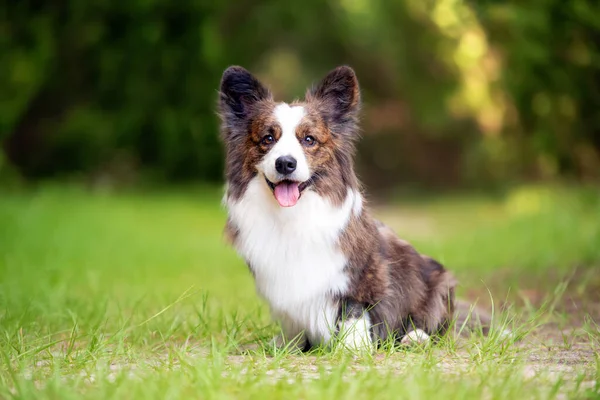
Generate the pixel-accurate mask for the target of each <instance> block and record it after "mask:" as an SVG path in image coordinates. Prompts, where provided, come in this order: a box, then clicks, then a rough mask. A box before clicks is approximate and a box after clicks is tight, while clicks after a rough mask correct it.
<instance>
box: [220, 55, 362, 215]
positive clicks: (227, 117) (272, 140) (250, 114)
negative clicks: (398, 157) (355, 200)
mask: <svg viewBox="0 0 600 400" xmlns="http://www.w3.org/2000/svg"><path fill="white" fill-rule="evenodd" d="M359 103H360V92H359V87H358V80H357V79H356V75H355V73H354V71H353V70H352V69H351V68H350V67H345V66H343V67H338V68H336V69H334V70H333V71H331V72H330V73H329V74H328V75H327V76H326V77H325V78H324V79H323V80H322V81H321V82H320V83H319V84H318V85H317V86H316V87H314V88H313V89H311V90H309V91H308V92H307V94H306V98H305V100H304V101H302V102H294V103H291V104H287V103H277V102H275V101H274V100H273V97H272V95H271V93H270V92H269V90H268V89H267V88H266V87H265V86H264V85H263V84H262V83H260V82H259V81H258V79H256V78H255V77H254V76H253V75H252V74H251V73H250V72H248V71H247V70H245V69H244V68H241V67H229V68H228V69H227V70H225V72H224V73H223V78H222V80H221V88H220V98H219V108H220V115H221V119H222V122H223V123H222V135H223V140H224V141H225V144H226V148H227V155H226V156H227V162H226V165H227V166H226V168H227V180H228V184H229V187H230V192H232V195H233V196H234V197H238V196H240V195H241V194H242V193H243V191H244V189H245V186H246V185H247V184H248V183H249V182H250V180H251V179H252V178H254V177H255V176H257V175H259V176H260V177H261V178H263V179H264V183H265V185H266V187H268V188H269V189H270V190H272V191H273V195H274V197H275V199H276V200H277V202H278V203H279V205H280V206H282V207H291V206H294V205H295V204H296V203H297V202H298V200H299V198H300V196H301V194H302V192H303V191H304V190H317V191H320V192H326V191H327V192H329V193H328V194H329V195H330V196H333V197H336V196H337V197H339V196H341V195H342V194H343V193H345V192H344V190H347V186H348V185H350V184H353V183H354V179H355V178H354V172H353V169H352V154H353V149H354V146H353V139H354V138H355V137H356V136H357V114H358V108H359Z"/></svg>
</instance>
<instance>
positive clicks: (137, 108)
mask: <svg viewBox="0 0 600 400" xmlns="http://www.w3.org/2000/svg"><path fill="white" fill-rule="evenodd" d="M2 7H3V9H2V11H3V12H2V19H1V20H0V29H1V31H2V33H3V34H2V35H0V43H1V46H2V47H1V51H2V62H1V72H2V74H1V75H0V96H1V97H0V99H1V101H0V140H2V142H3V147H4V150H5V152H6V154H7V156H8V157H6V158H7V159H9V160H11V162H12V164H13V165H15V167H16V168H17V169H18V170H19V171H20V172H21V174H23V175H24V176H26V177H30V178H36V177H43V176H52V175H58V174H65V173H67V174H72V173H84V174H94V173H97V172H99V171H106V170H111V168H112V169H115V168H116V170H117V171H122V170H140V171H144V172H145V173H147V174H150V175H152V176H154V177H157V178H160V179H169V180H170V179H182V178H193V179H201V180H218V179H220V177H221V166H222V150H221V146H220V143H219V140H218V134H217V132H218V125H217V124H218V121H217V118H216V114H215V102H216V90H217V87H218V82H219V78H220V74H221V72H222V71H223V69H224V68H225V67H226V66H228V65H230V64H240V65H244V66H246V67H247V68H249V69H252V70H253V71H255V72H257V74H258V75H259V76H260V77H262V78H263V79H264V80H265V81H266V82H268V83H269V84H270V86H271V87H272V89H273V90H274V91H275V93H276V94H278V95H280V97H283V98H286V99H290V98H292V97H299V96H301V95H302V94H303V93H302V92H303V90H304V87H305V86H306V85H308V84H310V83H311V81H313V80H315V79H316V78H318V77H320V76H321V74H323V73H325V72H326V70H328V69H329V68H332V67H334V66H336V65H339V64H343V63H347V64H350V65H352V66H353V67H354V68H355V69H356V70H357V72H358V74H359V77H360V79H361V84H362V87H363V91H364V98H365V110H364V114H365V115H364V116H365V123H364V127H365V130H364V136H365V141H364V144H363V148H362V149H361V150H362V151H361V158H360V161H361V165H362V167H363V169H364V171H365V175H366V176H367V177H371V178H372V179H371V180H372V181H373V182H375V183H377V182H379V183H387V182H391V183H393V182H397V181H398V180H399V179H410V176H412V177H413V179H424V180H437V181H452V182H462V181H465V180H468V179H479V180H482V179H490V178H491V179H504V178H508V177H514V176H526V175H527V176H529V175H531V174H534V175H536V176H556V175H560V174H573V175H577V176H580V177H588V176H596V177H597V176H598V174H600V172H599V171H600V155H599V149H600V114H599V113H598V112H596V110H597V109H598V108H599V106H600V71H599V69H600V49H599V44H600V6H599V5H598V3H597V2H596V1H594V0H572V1H568V2H565V1H560V0H532V1H530V2H527V4H525V3H522V2H518V1H504V2H501V1H480V2H471V3H465V2H463V1H460V0H428V1H422V0H405V1H391V2H390V1H384V0H373V1H367V0H335V1H318V0H306V1H304V2H291V3H290V2H277V1H274V0H269V1H256V0H236V1H221V2H213V1H209V0H182V1H178V2H170V1H166V0H135V1H116V0H93V1H85V2H83V1H79V0H64V1H41V0H38V1H33V0H23V1H15V2H7V3H5V4H4V5H3V6H2ZM399 155H401V156H399ZM0 159H2V158H0ZM407 171H409V172H407ZM415 177H416V178H415ZM377 179H379V181H377Z"/></svg>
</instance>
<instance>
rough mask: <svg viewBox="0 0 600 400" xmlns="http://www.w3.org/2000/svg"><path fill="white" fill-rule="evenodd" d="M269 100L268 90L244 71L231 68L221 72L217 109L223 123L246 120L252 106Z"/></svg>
mask: <svg viewBox="0 0 600 400" xmlns="http://www.w3.org/2000/svg"><path fill="white" fill-rule="evenodd" d="M270 98H271V93H270V92H269V90H268V89H267V88H266V87H265V86H264V85H263V84H262V83H260V82H259V80H258V79H256V78H255V77H254V75H252V74H251V73H250V72H248V71H247V70H246V69H244V68H242V67H238V66H232V67H229V68H227V69H226V70H225V72H223V77H222V78H221V88H220V93H219V108H220V112H221V118H223V119H224V120H225V121H226V120H229V119H230V118H233V119H237V120H243V119H246V118H247V117H248V115H249V112H250V111H251V109H252V107H253V105H254V104H256V103H257V102H259V101H261V100H266V99H270ZM231 122H233V121H231Z"/></svg>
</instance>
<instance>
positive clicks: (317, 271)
mask: <svg viewBox="0 0 600 400" xmlns="http://www.w3.org/2000/svg"><path fill="white" fill-rule="evenodd" d="M359 108H360V90H359V84H358V80H357V77H356V74H355V73H354V71H353V70H352V69H351V68H350V67H347V66H341V67H338V68H336V69H334V70H333V71H331V72H330V73H329V74H328V75H327V76H326V77H325V78H324V79H323V80H322V81H321V82H320V83H319V84H318V85H316V86H315V87H313V88H312V89H309V90H308V91H307V93H306V96H305V99H304V101H295V102H293V103H290V104H288V103H284V102H276V101H275V100H274V99H273V96H272V95H271V93H270V91H269V90H268V89H267V88H266V87H265V86H264V85H263V84H262V83H261V82H259V80H258V79H257V78H255V77H254V76H253V75H252V74H251V73H250V72H248V71H247V70H245V69H244V68H242V67H238V66H232V67H229V68H228V69H226V70H225V72H224V73H223V77H222V80H221V86H220V93H219V114H220V118H221V122H222V125H221V135H222V140H223V142H224V144H225V150H226V151H225V157H226V160H225V177H226V190H225V196H224V204H225V207H226V208H227V212H228V219H227V224H226V228H225V233H226V235H227V237H228V239H229V240H230V242H231V243H232V244H233V246H234V247H235V249H236V250H237V252H238V253H239V254H240V255H241V257H243V258H244V260H245V261H246V263H247V265H248V267H249V269H250V271H251V273H252V275H253V276H254V280H255V283H256V289H257V292H258V293H259V295H260V296H261V297H263V298H264V299H265V300H266V301H267V302H268V304H269V306H270V310H271V314H272V316H273V317H274V319H275V320H276V321H278V322H279V323H280V325H281V331H282V336H281V337H280V338H279V340H278V343H279V344H286V345H287V344H291V343H293V344H294V345H296V346H298V347H299V348H301V349H304V350H308V349H310V348H313V347H316V346H326V347H327V346H331V345H333V344H335V343H342V344H343V345H344V346H347V347H349V348H351V349H371V348H373V347H376V346H377V344H378V343H381V342H382V341H384V340H386V339H388V338H390V337H392V338H393V339H394V340H397V341H399V342H401V343H403V344H411V343H415V342H416V343H422V342H426V341H428V340H429V338H430V336H431V335H440V334H444V333H445V331H446V330H447V329H448V326H449V324H450V322H451V320H452V317H453V313H454V289H455V285H456V280H455V279H454V277H453V276H452V274H451V273H450V272H448V271H446V270H445V269H444V267H443V266H442V265H441V264H440V263H438V262H436V261H435V260H433V259H432V258H430V257H427V256H424V255H421V254H419V253H418V252H417V251H416V250H415V249H414V248H413V247H412V246H411V245H410V244H409V243H407V242H406V241H404V240H401V239H399V238H398V237H397V236H396V235H395V234H394V232H393V231H392V230H391V229H390V228H388V227H387V226H386V225H384V224H383V223H381V222H379V221H377V220H376V219H374V218H373V217H372V216H371V214H370V212H369V209H368V207H367V204H366V202H365V200H364V197H363V194H362V192H361V185H360V183H359V181H358V179H357V177H356V174H355V172H354V166H353V155H354V147H355V146H354V144H355V141H356V140H357V139H358V136H359V135H358V113H359Z"/></svg>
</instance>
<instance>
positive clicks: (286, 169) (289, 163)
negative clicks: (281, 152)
mask: <svg viewBox="0 0 600 400" xmlns="http://www.w3.org/2000/svg"><path fill="white" fill-rule="evenodd" d="M275 169H276V170H277V172H279V173H280V174H282V175H289V174H291V173H292V172H294V171H295V170H296V159H295V158H294V157H291V156H282V157H279V158H278V159H277V160H275Z"/></svg>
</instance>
